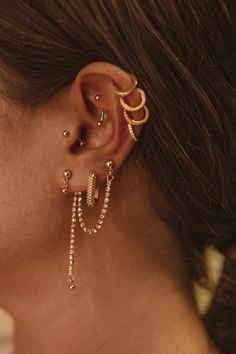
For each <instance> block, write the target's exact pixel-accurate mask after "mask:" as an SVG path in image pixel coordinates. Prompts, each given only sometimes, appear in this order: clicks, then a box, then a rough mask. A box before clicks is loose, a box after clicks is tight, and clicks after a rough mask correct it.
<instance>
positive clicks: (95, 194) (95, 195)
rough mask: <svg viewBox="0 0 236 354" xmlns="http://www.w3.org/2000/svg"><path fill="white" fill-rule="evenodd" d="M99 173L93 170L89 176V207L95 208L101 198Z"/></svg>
mask: <svg viewBox="0 0 236 354" xmlns="http://www.w3.org/2000/svg"><path fill="white" fill-rule="evenodd" d="M96 182H97V175H96V173H95V172H94V171H91V172H90V174H89V177H88V186H87V205H88V207H89V208H94V207H95V206H96V205H97V203H98V200H99V186H97V185H96Z"/></svg>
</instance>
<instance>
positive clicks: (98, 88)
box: [57, 62, 144, 193]
mask: <svg viewBox="0 0 236 354" xmlns="http://www.w3.org/2000/svg"><path fill="white" fill-rule="evenodd" d="M113 85H115V87H118V88H119V89H120V90H121V91H126V90H128V89H129V88H130V87H131V86H132V80H131V77H130V75H129V73H126V72H125V71H123V70H122V69H120V68H119V67H117V66H115V65H113V64H110V63H107V62H94V63H92V64H89V65H87V66H86V67H84V68H83V69H82V70H81V71H80V72H79V73H78V74H77V76H76V78H75V79H74V81H73V82H72V84H71V87H70V90H69V96H70V97H69V98H68V102H69V104H70V105H71V106H72V107H73V112H74V114H75V116H77V119H74V117H73V122H70V134H69V136H67V137H64V139H65V141H64V150H63V153H64V165H63V166H59V168H58V171H57V182H58V185H59V186H60V187H61V188H62V185H63V173H64V171H65V170H70V171H71V172H72V176H71V178H70V183H69V192H72V193H74V192H78V191H81V192H83V191H85V190H86V188H87V182H88V176H89V173H90V171H95V172H96V174H97V178H98V183H100V184H102V183H103V182H104V181H105V180H106V175H107V169H106V162H107V161H110V160H112V161H113V163H114V172H117V171H118V170H119V169H120V167H121V166H122V164H123V163H124V161H125V159H126V158H127V156H128V154H129V153H130V151H131V149H132V147H133V145H134V143H135V142H134V140H133V139H132V138H131V135H130V132H129V131H128V124H127V121H126V119H125V118H124V111H123V108H122V106H121V104H120V97H119V96H118V95H117V94H116V93H115V91H114V90H113ZM126 102H127V103H128V104H129V105H130V106H137V105H138V104H139V103H140V94H139V93H137V92H135V91H133V92H132V93H130V94H129V95H128V96H127V97H126ZM103 113H104V115H103ZM143 115H144V112H143V109H140V110H139V111H137V112H132V118H134V119H136V120H139V119H142V117H143ZM101 118H102V119H101ZM101 120H102V124H100V126H99V124H98V123H99V122H100V123H101ZM141 129H142V128H141V126H140V125H137V126H134V128H133V131H134V133H135V135H136V136H138V135H139V134H140V131H141ZM64 130H65V131H66V130H67V127H66V126H65V127H64ZM81 133H82V135H83V138H82V139H83V140H84V141H85V145H83V146H80V145H79V136H80V134H81Z"/></svg>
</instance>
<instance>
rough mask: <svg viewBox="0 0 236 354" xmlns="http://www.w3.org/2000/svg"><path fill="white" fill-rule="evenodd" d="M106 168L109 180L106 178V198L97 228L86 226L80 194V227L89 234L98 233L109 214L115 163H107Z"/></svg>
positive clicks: (79, 195)
mask: <svg viewBox="0 0 236 354" xmlns="http://www.w3.org/2000/svg"><path fill="white" fill-rule="evenodd" d="M106 167H107V168H108V174H107V178H106V189H105V196H104V201H103V205H102V209H101V212H100V215H99V217H98V220H97V223H96V225H95V227H92V228H89V227H87V226H86V224H85V222H84V218H83V211H82V192H79V193H78V219H79V224H80V227H81V228H82V230H83V231H84V232H86V233H88V234H93V233H96V232H97V231H98V230H99V229H100V228H101V226H102V224H103V221H104V219H105V216H106V213H107V208H108V203H109V197H110V191H111V186H112V181H113V180H114V173H113V168H114V163H113V161H107V162H106ZM90 175H91V174H90ZM90 175H89V176H90ZM89 178H90V177H89ZM93 188H94V187H93ZM93 190H94V189H93Z"/></svg>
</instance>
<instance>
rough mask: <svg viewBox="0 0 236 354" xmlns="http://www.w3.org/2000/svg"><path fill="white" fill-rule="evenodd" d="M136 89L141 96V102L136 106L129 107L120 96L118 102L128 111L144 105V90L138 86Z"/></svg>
mask: <svg viewBox="0 0 236 354" xmlns="http://www.w3.org/2000/svg"><path fill="white" fill-rule="evenodd" d="M137 91H138V92H139V93H140V96H141V102H140V103H139V104H138V105H137V106H136V107H131V106H129V105H128V104H127V103H126V102H125V101H124V99H123V98H122V97H120V104H121V107H123V108H124V109H125V110H126V111H129V112H136V111H139V110H140V109H141V108H143V106H144V105H145V103H146V95H145V92H144V91H143V90H142V89H140V88H137Z"/></svg>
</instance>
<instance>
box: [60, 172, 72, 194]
mask: <svg viewBox="0 0 236 354" xmlns="http://www.w3.org/2000/svg"><path fill="white" fill-rule="evenodd" d="M63 176H64V185H63V188H62V193H64V194H67V193H68V184H69V183H68V182H69V179H70V178H71V176H72V172H71V171H70V170H65V171H64V172H63Z"/></svg>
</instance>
